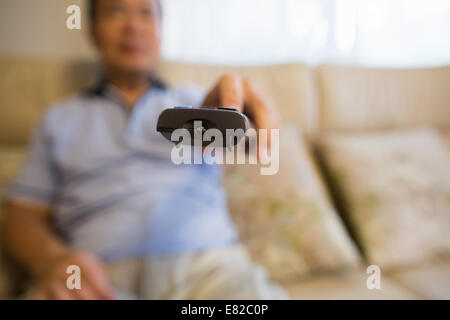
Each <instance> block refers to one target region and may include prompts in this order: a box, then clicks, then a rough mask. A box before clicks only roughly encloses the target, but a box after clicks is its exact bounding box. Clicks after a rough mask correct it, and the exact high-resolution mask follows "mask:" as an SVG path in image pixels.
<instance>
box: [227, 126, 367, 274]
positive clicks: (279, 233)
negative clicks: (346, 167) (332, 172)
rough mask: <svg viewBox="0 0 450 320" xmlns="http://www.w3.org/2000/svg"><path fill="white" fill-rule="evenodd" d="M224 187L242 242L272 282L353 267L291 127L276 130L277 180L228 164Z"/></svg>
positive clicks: (346, 241)
mask: <svg viewBox="0 0 450 320" xmlns="http://www.w3.org/2000/svg"><path fill="white" fill-rule="evenodd" d="M225 186H226V189H227V191H228V199H229V201H228V203H229V208H230V212H231V214H232V217H233V219H234V221H235V223H236V225H237V228H238V231H239V235H240V237H241V240H242V241H243V242H244V243H245V244H246V245H247V247H248V248H249V250H250V253H251V254H252V257H253V258H254V259H255V260H256V261H257V262H259V263H262V264H263V265H265V266H266V268H267V269H268V271H269V273H270V275H271V276H272V278H273V279H275V280H279V281H291V280H292V279H296V278H297V277H299V276H301V275H304V274H307V273H311V272H318V271H321V270H330V269H341V268H346V267H352V266H355V265H356V264H358V261H359V256H358V253H357V250H356V247H355V246H354V244H353V243H352V242H351V240H350V238H349V237H348V235H347V233H346V231H345V229H344V227H343V225H342V223H341V221H340V219H339V218H338V216H337V214H336V212H335V210H334V208H333V206H332V204H331V202H330V200H329V198H328V195H327V192H326V190H325V188H324V185H323V184H322V181H321V177H320V174H319V172H318V171H317V168H316V166H315V163H314V162H313V159H312V157H311V154H310V151H309V149H308V146H307V145H306V142H305V141H304V140H303V139H301V138H300V134H299V133H298V131H297V130H296V129H295V128H292V127H290V128H284V129H281V134H280V165H279V171H278V173H277V174H276V175H271V176H269V175H266V176H263V175H261V174H260V166H259V165H230V166H226V174H225Z"/></svg>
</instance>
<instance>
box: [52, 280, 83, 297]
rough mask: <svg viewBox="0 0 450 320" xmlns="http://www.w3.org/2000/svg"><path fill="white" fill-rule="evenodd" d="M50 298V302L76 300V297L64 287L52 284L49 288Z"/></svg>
mask: <svg viewBox="0 0 450 320" xmlns="http://www.w3.org/2000/svg"><path fill="white" fill-rule="evenodd" d="M50 297H51V299H52V300H76V299H77V297H76V295H75V294H73V293H72V292H71V291H70V290H69V289H67V288H66V287H65V286H64V285H60V284H53V285H52V286H51V288H50Z"/></svg>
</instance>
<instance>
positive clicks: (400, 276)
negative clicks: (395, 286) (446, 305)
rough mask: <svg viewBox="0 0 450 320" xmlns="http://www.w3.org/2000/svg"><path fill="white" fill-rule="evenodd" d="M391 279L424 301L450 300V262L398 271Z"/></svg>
mask: <svg viewBox="0 0 450 320" xmlns="http://www.w3.org/2000/svg"><path fill="white" fill-rule="evenodd" d="M391 277H392V278H393V279H394V280H395V281H397V282H398V283H399V284H401V285H402V286H404V287H405V288H408V289H409V290H410V291H411V292H414V293H416V294H418V295H420V296H421V298H424V299H434V300H436V299H445V300H448V299H450V261H444V262H441V263H435V264H430V265H424V266H420V267H414V268H410V269H406V270H402V271H400V270H399V271H398V272H396V273H394V274H392V275H391Z"/></svg>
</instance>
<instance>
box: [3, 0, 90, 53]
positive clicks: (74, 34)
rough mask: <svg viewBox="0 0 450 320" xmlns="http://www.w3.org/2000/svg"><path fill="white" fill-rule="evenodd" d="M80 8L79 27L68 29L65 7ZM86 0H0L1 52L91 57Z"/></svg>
mask: <svg viewBox="0 0 450 320" xmlns="http://www.w3.org/2000/svg"><path fill="white" fill-rule="evenodd" d="M71 4H76V5H79V6H80V7H81V10H82V19H83V23H82V29H81V30H68V29H67V28H66V19H67V17H68V14H67V13H66V9H67V7H68V6H69V5H71ZM84 9H85V0H0V55H2V56H13V57H15V56H17V57H37V58H75V59H77V58H92V57H94V56H95V55H94V50H93V48H92V47H91V45H90V43H89V37H88V35H87V32H88V26H87V24H86V21H85V18H86V17H85V16H84V15H85V13H86V11H85V10H84Z"/></svg>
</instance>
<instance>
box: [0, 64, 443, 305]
mask: <svg viewBox="0 0 450 320" xmlns="http://www.w3.org/2000/svg"><path fill="white" fill-rule="evenodd" d="M97 71H98V68H97V66H96V64H95V63H94V62H91V61H55V60H44V59H31V58H11V57H3V58H0V72H1V73H2V77H1V78H0V93H1V94H0V106H1V110H0V111H1V113H0V114H1V117H0V192H3V190H4V188H5V187H6V185H7V183H8V182H9V181H11V179H12V178H13V177H14V175H15V174H16V173H17V170H18V169H19V168H20V163H21V161H22V160H23V158H24V157H25V155H26V146H27V143H28V141H29V137H30V134H31V133H32V129H33V127H34V126H35V125H36V123H37V121H38V120H39V117H40V116H41V115H42V113H43V112H44V111H45V109H46V108H47V107H48V106H50V105H51V104H52V103H54V102H55V101H58V100H59V99H61V98H63V97H65V96H67V95H69V94H72V93H73V92H75V91H77V90H79V89H81V88H84V87H86V86H87V85H88V84H91V83H93V82H94V81H95V78H96V77H95V76H94V75H95V74H97V73H98V72H97ZM224 73H237V74H240V75H242V76H244V77H247V78H249V79H251V80H252V81H253V82H254V83H255V84H256V85H258V86H259V87H260V88H261V89H263V90H264V91H265V92H266V93H267V94H268V95H269V96H270V97H271V98H272V100H273V102H274V105H275V106H276V107H277V108H278V110H279V112H280V114H281V117H282V120H283V124H284V125H283V128H282V129H281V142H282V145H281V166H282V167H283V168H286V169H282V170H280V175H279V176H278V177H268V178H262V177H259V176H257V175H255V174H254V173H252V170H253V169H252V168H247V167H248V166H247V167H245V166H244V167H243V168H241V167H231V168H227V169H226V175H229V178H226V179H227V180H226V181H225V185H226V187H227V188H228V190H229V191H230V192H229V193H230V200H229V201H230V211H231V213H232V216H233V219H235V221H236V223H237V225H238V230H239V232H240V235H241V237H242V239H243V241H244V243H245V244H246V245H248V247H249V250H250V252H251V253H252V256H253V257H254V259H255V260H256V261H258V262H260V263H262V264H263V265H266V267H267V269H268V270H269V272H270V274H271V276H273V278H274V279H275V280H276V281H279V282H280V283H281V284H282V286H283V287H284V288H285V289H286V290H287V292H288V293H289V294H290V296H291V297H292V298H293V299H449V298H450V259H449V256H448V253H449V252H450V250H449V246H450V245H449V239H448V236H447V233H450V232H449V231H450V225H448V224H447V221H448V220H449V219H450V189H448V185H447V183H446V181H447V180H448V181H450V179H446V178H447V177H448V176H449V173H448V172H449V170H448V166H450V161H447V160H448V159H450V156H449V155H450V90H449V89H448V88H449V87H450V86H449V85H450V67H439V68H428V69H374V68H363V67H355V66H337V65H322V66H318V67H310V66H306V65H302V64H285V65H272V66H260V67H234V66H210V65H194V64H183V63H175V62H163V63H161V65H160V66H159V74H160V75H161V77H162V78H163V79H164V80H165V81H166V82H167V83H168V84H170V85H174V86H178V85H184V84H189V85H196V86H200V87H203V88H207V87H210V86H211V85H212V84H213V82H214V81H216V80H217V78H218V77H219V76H220V75H221V74H224ZM283 141H284V142H283ZM388 154H389V155H391V154H392V156H387V155H388ZM411 159H414V160H411ZM345 170H346V171H345ZM253 171H254V170H253ZM343 171H345V172H344V173H345V174H344V173H342V172H343ZM425 173H426V174H425ZM342 177H345V179H344V178H342ZM262 179H266V180H262ZM287 181H288V182H287ZM245 184H247V185H248V186H249V187H244V186H243V185H245ZM274 184H278V186H276V185H274ZM252 186H253V187H252ZM386 186H388V187H386ZM371 188H372V189H371ZM366 189H367V190H368V189H370V192H365V193H362V191H361V190H366ZM233 190H238V191H237V192H236V191H235V192H233ZM252 190H253V191H252ZM275 190H276V192H275ZM373 190H376V192H375V191H373ZM384 190H388V191H387V192H385V193H383V192H384ZM424 190H425V191H427V192H429V193H427V192H425V191H424ZM430 190H431V191H430ZM241 191H242V192H241ZM243 191H245V192H243ZM410 191H411V192H414V193H412V194H413V195H412V196H411V194H410V193H408V192H410ZM264 195H267V196H264ZM261 197H265V199H261ZM271 197H272V198H271ZM269 198H270V199H269ZM267 199H269V200H270V201H269V200H267ZM311 199H313V200H311ZM419 200H420V201H419ZM264 201H266V202H265V203H264V205H256V206H255V205H254V203H263V202H264ZM430 202H431V205H430ZM305 204H306V205H305ZM250 207H251V210H249V208H250ZM430 208H432V209H430ZM429 212H430V214H432V215H433V216H432V218H429V217H428V216H426V215H425V213H426V214H428V213H429ZM262 217H263V218H262ZM313 218H314V219H315V220H314V219H313ZM0 219H1V212H0ZM0 221H1V220H0ZM311 221H313V222H311ZM429 221H432V222H433V223H431V222H429ZM0 223H1V222H0ZM447 227H449V228H448V229H447ZM280 230H281V231H280ZM318 235H320V236H318ZM296 250H297V251H296ZM374 265H375V266H380V268H381V278H380V281H379V283H380V286H376V288H373V287H371V286H370V285H369V281H371V280H370V279H371V275H372V273H371V272H372V271H371V270H373V269H371V268H368V267H369V266H374ZM16 269H17V268H16V267H12V264H11V262H10V261H8V259H7V258H6V257H3V258H2V260H1V261H0V298H2V299H8V298H14V296H13V295H12V293H11V292H12V291H11V290H12V288H13V287H14V286H16V283H15V281H14V280H15V279H16V275H15V274H14V273H16V271H17V270H16Z"/></svg>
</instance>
